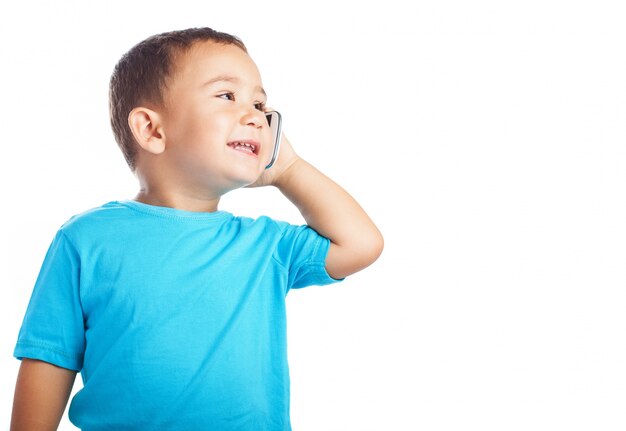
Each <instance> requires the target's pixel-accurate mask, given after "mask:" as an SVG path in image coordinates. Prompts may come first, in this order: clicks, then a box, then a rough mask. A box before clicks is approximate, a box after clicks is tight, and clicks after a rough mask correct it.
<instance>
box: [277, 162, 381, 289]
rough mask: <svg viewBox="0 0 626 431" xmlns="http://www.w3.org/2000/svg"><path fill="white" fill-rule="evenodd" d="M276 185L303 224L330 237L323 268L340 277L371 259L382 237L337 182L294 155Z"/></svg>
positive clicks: (350, 272)
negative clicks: (295, 158) (299, 215)
mask: <svg viewBox="0 0 626 431" xmlns="http://www.w3.org/2000/svg"><path fill="white" fill-rule="evenodd" d="M275 185H276V187H278V189H279V190H280V191H281V192H282V193H283V194H284V195H285V196H286V197H287V198H288V199H289V200H290V201H291V202H292V203H293V204H294V205H295V206H296V207H297V208H298V210H299V211H300V213H301V214H302V216H303V217H304V219H305V220H306V222H307V224H308V225H309V226H310V227H311V228H313V229H315V230H316V231H317V232H318V233H319V234H320V235H322V236H324V237H326V238H328V239H329V240H330V241H331V249H330V250H329V256H328V257H327V259H326V269H327V271H328V273H329V274H330V275H331V276H332V277H333V278H343V277H345V276H347V275H350V274H352V273H354V272H356V271H359V270H361V269H363V268H365V267H366V266H368V265H370V264H371V263H372V262H374V261H375V260H376V259H377V258H378V256H379V255H380V253H381V251H382V247H383V239H382V235H381V234H380V232H379V230H378V229H377V228H376V226H375V225H374V223H373V222H372V220H371V219H370V218H369V216H368V215H367V214H366V213H365V211H364V210H363V209H362V208H361V206H360V205H359V204H358V203H357V202H356V200H354V199H353V198H352V196H350V195H349V194H348V192H346V191H345V190H344V189H343V188H342V187H341V186H339V185H338V184H337V183H335V182H334V181H332V180H331V179H330V178H328V177H327V176H326V175H324V174H323V173H321V172H320V171H319V170H317V169H316V168H315V167H314V166H312V165H311V164H309V163H308V162H306V161H305V160H303V159H300V158H298V159H297V160H296V161H295V162H294V163H292V164H291V165H290V166H289V168H288V169H287V170H285V172H283V173H282V174H281V175H280V178H278V180H277V182H276V184H275Z"/></svg>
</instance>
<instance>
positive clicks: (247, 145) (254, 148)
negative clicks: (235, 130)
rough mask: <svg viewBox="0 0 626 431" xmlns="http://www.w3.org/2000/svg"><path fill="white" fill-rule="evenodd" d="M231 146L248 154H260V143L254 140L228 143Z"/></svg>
mask: <svg viewBox="0 0 626 431" xmlns="http://www.w3.org/2000/svg"><path fill="white" fill-rule="evenodd" d="M227 145H228V146H229V147H230V148H232V149H234V150H237V151H241V152H244V153H248V154H254V155H257V156H258V155H259V147H260V145H259V144H258V143H257V142H254V141H248V140H246V141H233V142H229V143H228V144H227Z"/></svg>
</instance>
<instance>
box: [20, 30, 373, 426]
mask: <svg viewBox="0 0 626 431" xmlns="http://www.w3.org/2000/svg"><path fill="white" fill-rule="evenodd" d="M110 90H111V91H110V95H111V123H112V126H113V130H114V133H115V136H116V140H117V141H118V144H119V145H120V148H121V149H122V152H123V153H124V156H125V158H126V161H127V163H128V164H129V166H130V168H131V169H132V170H133V172H134V173H135V174H136V176H137V178H138V180H139V185H140V189H139V193H138V194H137V196H136V197H135V199H134V200H127V201H114V202H109V203H107V204H105V205H103V206H101V207H98V208H94V209H91V210H89V211H86V212H84V213H82V214H79V215H77V216H74V217H72V218H71V219H70V220H68V222H66V223H65V224H64V225H63V226H62V227H61V229H60V230H59V231H58V232H57V235H56V236H55V238H54V240H53V242H52V244H51V246H50V249H49V251H48V253H47V255H46V258H45V259H44V263H43V265H42V269H41V272H40V275H39V277H38V279H37V282H36V284H35V288H34V290H33V294H32V297H31V301H30V303H29V306H28V309H27V312H26V316H25V318H24V322H23V325H22V328H21V330H20V334H19V337H18V342H17V345H16V348H15V353H14V354H15V356H16V357H18V358H20V359H22V364H21V367H20V372H19V375H18V379H17V384H16V391H15V399H14V406H13V417H12V428H11V429H12V430H26V429H27V430H52V429H56V428H57V426H58V423H59V421H60V418H61V416H62V413H63V411H64V408H65V406H66V404H67V401H68V398H69V394H70V392H71V388H72V385H73V382H74V379H75V375H76V373H77V372H81V376H82V379H83V383H84V387H83V388H82V389H81V391H79V392H78V393H77V394H76V396H75V397H74V398H73V399H72V403H71V406H70V411H69V415H70V420H71V421H72V422H73V423H74V424H75V425H76V426H78V427H79V428H81V429H83V430H112V429H114V430H156V429H158V430H255V431H259V430H289V429H291V425H290V418H289V373H288V366H287V350H286V310H285V295H286V294H287V292H288V291H289V290H290V289H292V288H300V287H305V286H309V285H322V284H329V283H332V282H335V281H337V280H340V279H343V278H344V277H346V276H348V275H350V274H352V273H354V272H356V271H359V270H361V269H363V268H365V267H366V266H368V265H370V264H371V263H372V262H374V261H375V260H376V259H377V258H378V256H379V255H380V253H381V251H382V246H383V241H382V237H381V235H380V233H379V231H378V229H377V228H376V227H375V225H374V224H373V223H372V221H371V220H370V219H369V217H368V216H367V215H366V213H365V212H364V211H363V210H362V209H361V207H360V206H359V205H358V204H357V203H356V201H355V200H354V199H353V198H351V197H350V196H349V195H348V194H347V193H346V192H345V191H344V190H343V189H342V188H341V187H340V186H338V185H337V184H335V183H334V182H333V181H332V180H330V179H329V178H327V177H326V176H324V175H323V174H322V173H320V172H319V171H318V170H317V169H315V168H314V167H313V166H312V165H310V164H309V163H307V162H306V161H305V160H303V159H302V158H300V157H299V156H298V155H297V154H296V153H295V152H294V150H293V148H292V147H291V145H290V143H289V141H288V140H287V139H286V138H285V137H284V136H283V142H282V147H281V151H280V154H279V157H278V160H277V161H276V163H275V164H274V166H272V167H271V168H270V169H267V170H266V169H265V167H266V165H267V163H268V161H269V158H270V157H271V152H272V150H273V143H272V142H271V131H270V129H269V126H268V124H267V120H266V118H265V111H267V110H268V109H267V108H266V107H265V103H266V94H265V91H264V90H263V85H262V81H261V77H260V74H259V71H258V69H257V67H256V65H255V64H254V62H253V61H252V59H251V58H250V57H249V55H248V54H247V51H246V49H245V46H244V45H243V43H242V42H241V41H240V40H239V39H237V38H235V37H233V36H231V35H228V34H225V33H219V32H215V31H214V30H211V29H208V28H200V29H188V30H183V31H176V32H170V33H164V34H161V35H156V36H153V37H151V38H148V39H146V40H145V41H143V42H141V43H139V44H138V45H136V46H135V47H133V48H132V49H131V50H130V51H129V52H128V53H127V54H126V55H125V56H124V57H123V58H122V59H121V60H120V62H119V63H118V65H117V66H116V69H115V71H114V73H113V76H112V78H111V88H110ZM246 186H251V187H259V186H274V187H277V188H278V189H279V190H280V191H281V192H282V193H283V194H284V195H285V196H286V197H287V198H288V199H289V200H290V201H291V202H293V204H294V205H296V207H297V208H298V209H299V210H300V212H301V214H302V216H303V217H304V219H305V220H306V223H307V225H304V226H293V225H290V224H287V223H285V222H280V221H275V220H272V219H270V218H268V217H259V218H258V219H249V218H245V217H236V216H234V215H232V214H230V213H227V212H224V211H221V210H218V203H219V200H220V197H221V196H222V195H224V194H225V193H227V192H229V191H231V190H235V189H237V188H240V187H246Z"/></svg>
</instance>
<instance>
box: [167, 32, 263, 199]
mask: <svg viewBox="0 0 626 431" xmlns="http://www.w3.org/2000/svg"><path fill="white" fill-rule="evenodd" d="M265 101H266V95H265V92H264V90H263V87H262V83H261V76H260V74H259V71H258V69H257V67H256V65H255V64H254V62H253V61H252V59H251V58H250V57H249V56H248V54H246V53H245V52H244V51H242V50H241V49H240V48H238V47H237V46H234V45H222V44H216V43H213V42H200V43H197V44H196V45H194V46H193V47H192V48H191V49H190V50H189V51H188V52H187V53H185V54H184V55H182V56H181V58H180V60H179V61H178V63H177V65H176V70H175V71H174V72H173V75H172V76H171V77H170V79H169V82H168V89H167V90H166V93H165V109H164V112H163V130H164V134H165V137H166V142H167V147H166V152H168V153H169V154H168V157H169V160H170V162H171V163H172V164H173V165H172V166H173V167H174V174H175V175H176V176H177V178H176V179H175V180H176V181H177V182H178V183H179V184H182V185H183V187H186V188H191V189H192V190H189V191H192V192H196V191H197V192H201V193H206V192H214V193H217V194H218V195H222V194H224V193H226V192H227V191H229V190H233V189H236V188H239V187H243V186H246V185H248V184H251V183H253V182H254V181H256V180H257V179H258V177H259V176H260V175H261V174H262V173H263V171H264V169H265V166H266V165H267V163H268V161H269V158H270V154H271V152H272V150H273V148H271V147H272V143H271V142H270V141H271V132H270V130H269V126H268V124H267V120H266V118H265V114H264V112H263V108H264V106H265Z"/></svg>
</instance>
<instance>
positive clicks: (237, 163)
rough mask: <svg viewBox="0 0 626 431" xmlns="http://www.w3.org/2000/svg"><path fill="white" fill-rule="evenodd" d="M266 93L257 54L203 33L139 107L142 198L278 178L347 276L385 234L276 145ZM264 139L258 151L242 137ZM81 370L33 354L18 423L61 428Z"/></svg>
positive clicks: (333, 264)
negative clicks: (240, 146)
mask: <svg viewBox="0 0 626 431" xmlns="http://www.w3.org/2000/svg"><path fill="white" fill-rule="evenodd" d="M265 101H266V95H265V92H264V90H263V86H262V82H261V75H260V73H259V71H258V69H257V67H256V65H255V63H254V62H253V61H252V59H251V58H250V57H249V56H248V54H246V53H245V52H244V51H243V50H241V49H239V48H238V47H236V46H233V45H222V44H215V43H213V42H199V43H196V44H195V45H194V46H193V47H192V48H191V49H190V50H189V51H188V52H187V53H186V54H185V55H183V56H182V57H181V58H180V62H179V64H177V70H176V71H175V72H174V74H173V76H172V77H170V79H169V81H168V88H167V91H166V93H165V101H164V104H163V105H164V106H151V105H146V106H140V107H137V108H135V109H133V111H131V113H130V115H129V126H130V128H131V130H132V132H133V135H134V137H135V139H136V141H137V143H138V144H139V154H138V159H137V168H136V172H135V173H136V175H137V178H138V180H139V184H140V190H139V193H138V194H137V196H136V197H135V200H137V201H139V202H143V203H146V204H150V205H157V206H166V207H171V208H176V209H181V210H186V211H206V212H212V211H217V209H218V204H219V201H220V197H221V196H222V195H224V194H225V193H227V192H228V191H231V190H235V189H237V188H240V187H266V186H273V187H276V188H278V190H280V191H281V192H282V194H283V195H284V196H285V197H286V198H287V199H289V200H290V201H291V202H292V203H293V204H294V205H295V206H296V207H297V208H298V210H299V211H300V212H301V214H302V216H303V217H304V219H305V220H306V222H307V224H308V225H309V226H310V227H311V228H313V229H315V230H316V231H317V232H318V233H319V234H321V235H323V236H325V237H326V238H328V239H329V240H330V248H329V251H328V255H327V257H326V270H327V272H328V274H329V275H330V276H331V277H333V278H336V279H340V278H344V277H346V276H348V275H350V274H353V273H355V272H357V271H359V270H361V269H363V268H365V267H367V266H368V265H370V264H371V263H373V262H374V261H375V260H376V259H377V258H378V256H379V255H380V253H381V252H382V249H383V238H382V236H381V234H380V232H379V231H378V229H377V228H376V226H375V225H374V223H373V222H372V221H371V220H370V218H369V217H368V215H367V214H366V213H365V211H364V210H363V209H362V208H361V207H360V206H359V204H358V203H357V202H356V201H355V200H354V199H353V198H352V197H351V196H350V195H349V194H348V193H347V192H346V191H345V190H344V189H343V188H341V187H340V186H339V185H338V184H336V183H335V182H334V181H332V180H331V179H330V178H328V177H327V176H325V175H324V174H323V173H321V172H320V171H319V170H317V169H316V168H315V167H314V166H312V165H311V164H309V163H308V162H307V161H305V160H304V159H302V158H301V157H299V156H298V155H297V154H296V152H295V151H294V149H293V147H292V146H291V144H290V142H289V141H288V139H287V138H286V137H285V136H284V135H283V136H282V143H281V149H280V154H279V157H278V160H277V161H276V163H275V164H274V165H273V166H272V168H271V169H268V170H265V166H266V165H267V163H268V161H269V159H270V153H271V151H272V142H271V132H270V129H269V126H268V124H267V121H266V120H265V114H264V113H265V112H266V111H269V110H270V109H269V108H267V107H265ZM241 140H248V141H250V142H253V143H255V144H256V146H257V147H258V149H257V150H256V154H250V153H249V152H243V151H240V150H237V149H235V148H233V146H232V145H229V143H232V142H233V141H241ZM75 375H76V373H75V372H74V371H70V370H66V369H63V368H58V367H56V366H54V365H51V364H48V363H45V362H41V361H33V360H27V359H24V360H23V361H22V365H21V367H20V372H19V376H18V380H17V385H16V391H15V400H14V405H13V418H12V422H11V430H13V431H17V430H37V431H39V430H55V429H56V428H57V426H58V423H59V421H60V419H61V416H62V414H63V411H64V409H65V406H66V404H67V401H68V397H69V395H70V391H71V388H72V385H73V382H74V379H75Z"/></svg>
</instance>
